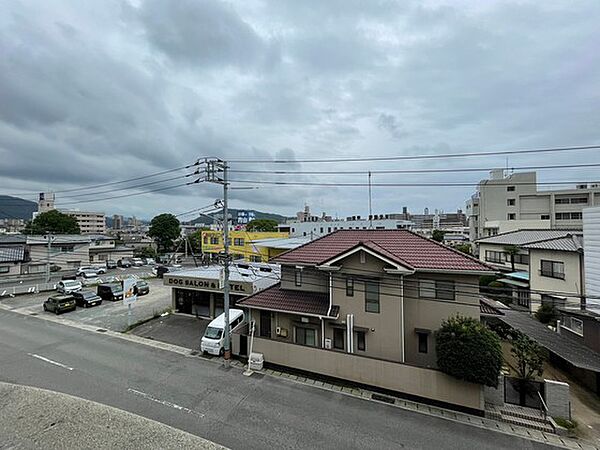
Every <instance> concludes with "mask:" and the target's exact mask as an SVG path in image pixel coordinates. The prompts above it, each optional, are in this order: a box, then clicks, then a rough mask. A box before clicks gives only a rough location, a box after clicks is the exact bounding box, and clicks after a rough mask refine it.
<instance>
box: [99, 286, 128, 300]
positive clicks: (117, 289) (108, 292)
mask: <svg viewBox="0 0 600 450" xmlns="http://www.w3.org/2000/svg"><path fill="white" fill-rule="evenodd" d="M96 293H97V294H98V296H100V297H101V298H102V300H110V301H111V302H115V301H117V300H123V286H121V283H118V284H117V283H104V284H100V285H98V289H97V290H96Z"/></svg>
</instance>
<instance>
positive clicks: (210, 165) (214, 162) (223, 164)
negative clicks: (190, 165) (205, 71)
mask: <svg viewBox="0 0 600 450" xmlns="http://www.w3.org/2000/svg"><path fill="white" fill-rule="evenodd" d="M205 162H206V181H208V182H210V183H218V184H222V185H223V222H222V225H223V252H224V255H223V309H224V310H225V330H224V333H223V334H224V342H223V357H224V364H225V367H229V362H230V361H229V360H230V359H231V329H230V327H229V263H230V256H229V209H228V206H229V205H228V198H227V194H228V190H229V182H228V181H227V171H228V166H227V161H223V160H221V159H216V158H215V159H207V160H206V161H205ZM219 173H222V174H223V177H222V178H221V177H219V176H218V175H217V174H219Z"/></svg>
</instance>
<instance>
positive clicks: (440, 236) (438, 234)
mask: <svg viewBox="0 0 600 450" xmlns="http://www.w3.org/2000/svg"><path fill="white" fill-rule="evenodd" d="M431 239H433V240H434V241H438V242H442V241H443V240H444V232H443V231H442V230H433V232H432V233H431Z"/></svg>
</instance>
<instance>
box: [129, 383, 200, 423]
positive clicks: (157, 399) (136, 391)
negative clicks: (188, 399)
mask: <svg viewBox="0 0 600 450" xmlns="http://www.w3.org/2000/svg"><path fill="white" fill-rule="evenodd" d="M127 390H128V391H129V392H131V393H132V394H135V395H139V396H140V397H143V398H145V399H148V400H150V401H153V402H155V403H158V404H161V405H163V406H168V407H169V408H174V409H177V410H179V411H183V412H185V413H188V414H193V415H195V416H199V417H204V414H201V413H199V412H197V411H194V410H192V409H189V408H186V407H185V406H179V405H177V404H175V403H172V402H169V401H167V400H161V399H159V398H156V397H153V396H152V395H150V394H146V393H145V392H142V391H138V390H137V389H132V388H127Z"/></svg>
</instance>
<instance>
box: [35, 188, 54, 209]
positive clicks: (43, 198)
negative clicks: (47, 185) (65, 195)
mask: <svg viewBox="0 0 600 450" xmlns="http://www.w3.org/2000/svg"><path fill="white" fill-rule="evenodd" d="M53 209H55V208H54V192H40V196H39V200H38V213H43V212H47V211H52V210H53Z"/></svg>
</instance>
